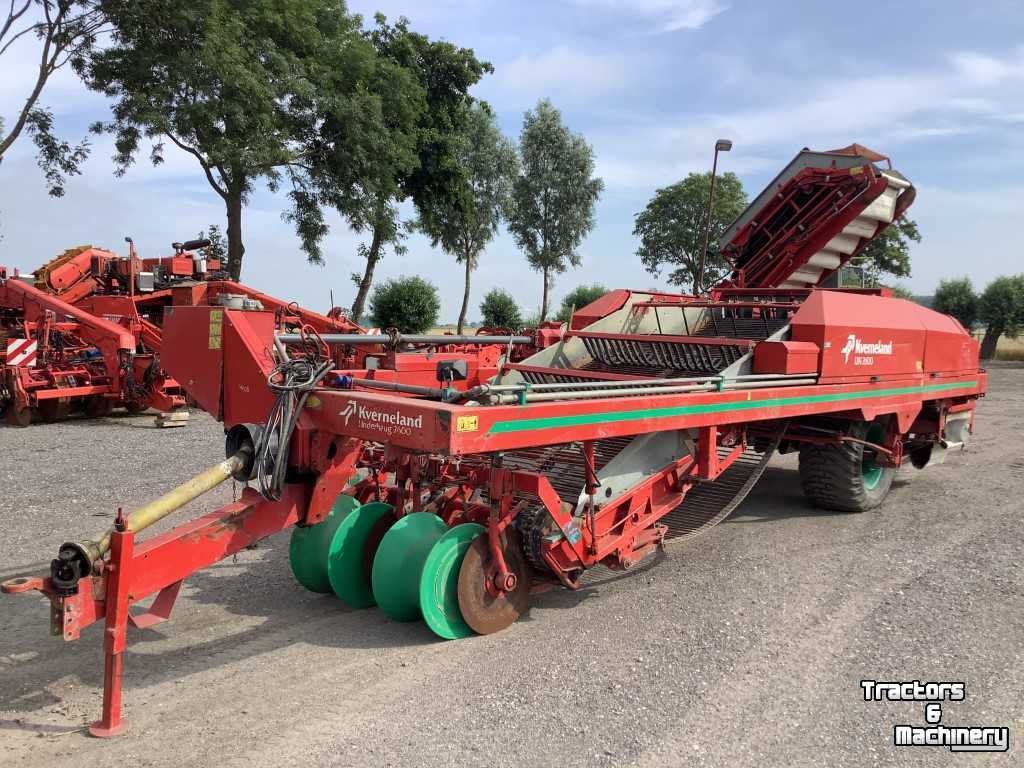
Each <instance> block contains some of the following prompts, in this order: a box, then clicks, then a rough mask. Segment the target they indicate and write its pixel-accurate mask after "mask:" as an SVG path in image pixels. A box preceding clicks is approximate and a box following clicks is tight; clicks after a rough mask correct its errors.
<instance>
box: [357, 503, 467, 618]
mask: <svg viewBox="0 0 1024 768" xmlns="http://www.w3.org/2000/svg"><path fill="white" fill-rule="evenodd" d="M447 530H448V527H447V526H446V525H445V524H444V522H443V521H442V520H441V518H439V517H438V516H437V515H435V514H433V513H431V512H413V513H412V514H411V515H406V516H405V517H403V518H401V519H400V520H399V521H398V522H397V523H395V524H394V525H393V526H391V530H389V531H388V532H387V533H385V534H384V538H383V539H381V542H380V547H379V548H378V549H377V556H376V557H374V558H373V573H372V577H371V583H372V585H373V596H374V597H375V598H376V599H377V605H378V606H380V609H381V611H383V613H384V615H386V616H387V617H388V618H391V619H394V620H395V621H415V620H416V619H418V618H420V616H421V615H422V613H421V611H420V577H421V575H422V574H423V566H424V564H425V563H426V560H427V556H428V555H429V554H430V550H431V549H432V548H433V546H434V544H436V543H437V540H438V539H440V538H441V536H443V535H444V533H445V531H447Z"/></svg>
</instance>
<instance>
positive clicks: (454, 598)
mask: <svg viewBox="0 0 1024 768" xmlns="http://www.w3.org/2000/svg"><path fill="white" fill-rule="evenodd" d="M883 163H885V164H886V165H887V161H886V160H885V158H883V157H882V156H880V155H877V154H875V153H873V152H871V151H870V150H865V149H863V148H861V147H857V145H852V146H851V147H849V148H846V149H844V150H839V151H836V152H827V153H815V152H809V151H804V152H801V153H800V154H799V155H798V156H797V158H795V159H794V161H793V162H792V163H790V165H789V166H787V168H786V169H785V170H784V171H783V173H782V174H780V176H779V177H777V178H776V179H775V180H774V181H773V182H772V184H771V185H769V188H768V189H767V190H766V191H765V193H763V194H762V195H761V196H760V197H758V198H757V199H756V200H755V201H754V203H752V205H751V208H750V209H749V210H748V211H747V212H746V213H744V215H743V216H741V217H740V219H739V220H738V221H737V222H736V223H735V224H734V225H733V226H732V227H730V229H729V230H728V231H727V232H726V234H725V236H724V237H723V240H722V243H721V245H722V249H723V253H725V254H726V255H727V258H728V259H729V260H730V263H731V264H732V265H733V267H734V271H733V274H732V275H731V276H730V277H729V278H728V279H727V280H726V281H724V282H723V283H722V284H721V285H720V286H718V287H717V288H716V289H714V290H712V291H711V292H710V294H709V295H708V296H688V295H677V294H663V293H651V292H637V291H629V290H618V291H612V292H610V293H609V294H607V295H605V296H604V297H602V298H601V299H599V300H598V301H596V302H594V303H593V304H591V305H589V306H587V307H584V308H583V309H581V310H580V311H578V312H577V313H576V314H575V315H574V316H573V318H572V319H571V320H570V322H569V323H567V324H566V325H565V326H563V327H560V328H546V329H540V330H538V331H537V332H536V333H534V334H532V335H529V336H525V335H524V336H516V335H512V334H507V335H503V336H477V337H437V338H434V337H402V336H400V335H399V334H388V335H370V334H358V333H356V334H352V333H344V332H343V333H331V332H327V331H325V332H320V331H319V330H314V329H311V328H307V327H305V326H303V327H300V328H299V329H298V331H295V330H289V329H287V328H283V327H282V325H281V323H280V322H279V318H278V314H277V313H276V312H275V311H274V310H272V309H268V308H263V309H258V308H255V307H252V306H250V307H246V306H244V305H243V306H241V307H231V306H227V307H225V306H216V305H211V303H209V302H207V303H199V302H191V303H182V304H174V305H172V306H170V307H169V308H168V309H167V310H166V312H165V321H164V325H163V329H162V333H163V337H162V338H163V364H164V366H165V367H166V368H167V370H168V371H169V372H170V373H171V374H172V375H173V376H174V377H175V378H176V379H177V380H178V381H180V382H182V383H183V384H184V386H185V387H186V389H187V390H188V391H189V392H190V394H191V395H192V396H193V397H195V399H196V400H197V402H199V404H200V405H201V406H202V407H204V408H205V409H206V410H208V411H210V412H211V413H212V414H214V415H215V416H216V417H217V418H218V419H220V420H222V421H223V422H224V426H225V430H226V433H227V434H226V454H227V457H228V458H227V459H226V460H225V461H224V462H222V463H221V464H219V465H217V466H215V467H212V468H210V469H209V470H207V471H206V472H204V473H202V474H201V475H199V476H197V477H195V478H193V479H191V480H190V481H188V482H187V483H185V484H184V485H182V486H179V487H178V488H176V489H174V490H172V491H170V492H169V493H168V494H166V495H165V496H163V497H161V498H160V499H157V500H156V501H154V502H151V503H150V504H148V505H146V506H144V507H142V508H140V509H138V510H136V511H135V512H133V513H131V514H130V515H127V516H121V515H118V518H117V520H116V521H115V524H114V527H113V528H112V529H110V530H109V531H106V532H104V533H102V534H101V535H99V536H97V537H95V538H93V539H88V540H82V541H69V542H68V543H66V544H64V545H63V546H62V547H61V548H60V551H59V552H58V555H57V557H56V559H55V560H54V561H53V563H52V565H51V569H50V573H49V574H48V575H46V576H40V577H22V578H19V579H12V580H9V581H7V582H5V583H4V584H3V585H2V588H3V590H4V591H6V592H10V593H18V592H28V591H33V590H37V591H40V592H42V593H43V594H45V595H47V597H48V598H49V599H50V603H51V606H52V611H51V616H52V620H53V630H54V632H55V633H57V634H61V635H62V636H63V637H64V638H65V639H68V640H72V639H75V638H77V637H78V636H79V634H80V633H81V631H82V630H83V629H85V628H86V627H88V626H89V625H91V624H94V623H98V622H100V621H102V622H104V624H105V626H106V630H107V631H106V633H105V635H104V638H105V684H104V706H103V714H102V717H101V719H100V720H99V721H97V722H96V723H95V724H94V725H93V726H92V729H91V731H92V732H93V733H94V734H95V735H100V736H107V735H112V734H114V733H117V732H119V731H120V730H122V729H123V727H124V722H123V720H122V719H121V698H120V697H121V675H122V669H123V663H124V651H125V648H126V630H127V626H128V624H129V623H131V624H133V625H135V626H139V627H148V626H151V625H153V624H154V623H157V622H159V621H163V620H164V619H166V618H168V616H169V615H170V611H171V608H172V606H173V604H174V601H175V599H176V597H177V594H178V591H179V589H180V586H181V583H182V581H183V580H184V579H185V578H187V577H188V576H189V575H190V574H192V573H194V572H195V571H197V570H199V569H201V568H203V567H206V566H208V565H210V564H212V563H215V562H217V561H219V560H222V559H223V558H225V557H228V556H229V555H231V554H232V553H234V552H237V551H239V550H240V549H242V548H243V547H246V546H248V545H249V544H251V543H252V542H254V541H256V540H259V539H261V538H263V537H265V536H268V535H271V534H273V533H275V532H278V531H281V530H284V529H286V528H293V531H292V537H291V541H290V548H289V554H290V562H291V566H292V571H293V574H294V576H295V578H296V580H297V581H298V582H299V583H300V584H301V585H302V586H304V587H306V588H307V589H311V590H314V591H320V592H333V593H334V594H336V595H337V596H338V597H339V598H340V599H342V600H344V601H345V602H347V603H348V604H349V605H351V606H352V607H359V608H361V607H369V606H372V605H374V604H376V605H377V606H378V607H379V608H380V610H381V611H382V612H383V613H385V614H386V615H387V616H389V617H390V618H393V619H395V620H400V621H408V620H415V619H420V618H422V619H423V620H425V621H426V623H427V625H428V626H429V627H430V628H431V629H432V630H433V631H434V632H435V633H436V634H437V635H438V636H440V637H443V638H457V637H464V636H466V635H468V634H471V633H473V632H478V633H489V632H494V631H498V630H500V629H502V628H505V627H507V626H509V625H510V624H511V623H512V622H514V621H515V620H516V619H517V618H518V617H519V616H520V615H521V614H522V612H523V611H525V610H526V609H527V607H528V605H529V602H530V596H531V593H532V592H533V591H535V590H537V589H541V588H547V587H548V586H549V585H551V584H556V585H557V584H561V585H563V586H565V587H567V588H570V589H578V588H580V587H581V586H582V585H584V584H585V583H586V578H587V574H588V572H589V571H591V570H592V569H594V568H598V567H605V568H611V569H629V568H631V567H633V566H635V565H636V564H637V563H638V562H639V561H640V560H642V559H643V558H644V557H646V556H648V555H649V554H651V553H652V552H654V551H655V550H657V549H658V548H660V547H662V546H663V545H664V544H665V543H666V541H668V540H670V539H677V540H678V539H685V538H692V537H694V536H698V535H701V534H703V533H705V532H706V531H707V530H709V529H710V528H711V527H712V526H714V525H715V524H716V523H718V522H720V521H721V520H723V519H724V518H725V517H727V516H728V515H729V514H730V513H731V512H732V511H733V510H734V509H735V508H736V506H737V505H738V504H739V503H740V502H741V501H742V500H743V498H744V497H745V496H746V494H747V493H748V492H749V491H750V489H751V488H752V487H753V485H754V484H755V483H756V482H757V480H758V478H759V477H760V475H761V473H762V472H763V471H764V468H765V466H766V465H767V462H768V460H769V459H770V457H771V456H772V455H773V454H774V453H775V452H776V451H783V452H785V451H799V454H800V480H801V483H802V485H803V489H804V492H805V494H806V496H807V497H808V498H809V500H810V501H811V502H812V503H814V504H816V505H818V506H822V507H827V508H830V509H835V510H840V511H846V512H860V511H864V510H867V509H871V508H873V507H875V506H877V505H879V504H881V503H882V501H883V500H884V498H885V496H886V493H887V492H888V489H889V486H890V484H891V483H892V479H893V476H894V474H895V472H896V470H897V468H899V467H900V466H902V465H904V464H912V465H914V466H915V467H918V468H923V467H926V466H928V465H929V464H932V463H935V462H938V461H941V460H943V459H944V458H945V456H946V455H947V453H948V452H949V451H950V450H953V449H959V448H962V447H963V446H964V445H965V444H966V442H967V441H968V439H969V436H970V433H971V430H972V420H973V412H974V407H975V404H976V402H977V399H978V398H979V397H981V396H982V395H983V394H984V392H985V387H986V375H985V373H984V371H983V370H981V369H979V367H978V345H977V342H975V341H974V340H973V339H972V338H971V336H970V335H969V334H968V333H967V332H966V331H965V330H964V329H963V328H962V327H960V325H959V324H958V323H957V322H956V321H955V320H953V319H952V318H949V317H946V316H944V315H940V314H938V313H935V312H932V311H931V310H928V309H925V308H924V307H920V306H918V305H916V304H913V303H911V302H907V301H903V300H899V299H894V298H892V297H891V295H889V293H888V291H885V290H884V289H883V290H868V291H842V290H825V289H821V288H819V287H818V285H819V284H820V282H821V281H822V280H824V279H825V278H826V277H827V276H828V275H829V274H831V273H832V272H834V271H835V270H836V269H838V268H839V267H840V266H841V265H842V264H843V263H844V262H845V261H846V260H848V259H849V258H850V257H851V256H853V255H855V254H856V253H859V252H860V251H861V250H862V249H863V247H864V245H865V244H866V243H867V242H869V241H870V240H871V238H873V237H875V236H876V235H877V234H878V233H879V232H881V231H882V230H883V229H884V228H885V227H886V226H888V225H889V224H891V223H892V221H893V220H894V219H895V218H896V217H897V216H898V215H899V214H900V213H902V211H903V210H905V209H906V206H907V205H909V202H910V200H912V197H913V187H912V186H911V185H910V183H909V182H908V181H907V180H906V179H905V178H903V177H902V176H900V175H899V174H898V173H896V172H895V171H892V170H891V168H888V167H882V164H883ZM410 345H411V346H412V348H413V349H412V351H409V349H408V347H409V346H410ZM441 345H449V346H445V347H442V346H441ZM441 349H444V350H445V351H439V350H441ZM515 349H518V350H519V354H512V351H513V350H515ZM527 351H530V352H531V354H525V353H526V352H527ZM229 477H234V478H236V479H239V480H243V481H246V482H247V483H248V484H249V487H247V488H246V489H245V490H244V491H243V492H242V494H241V496H240V498H239V499H238V500H237V501H235V502H232V503H231V504H228V505H226V506H224V507H221V508H219V509H217V510H214V511H212V512H210V513H208V514H205V515H203V516H201V517H198V518H195V519H193V520H190V521H188V522H185V523H183V524H182V525H180V526H178V527H177V528H174V529H172V530H170V531H167V532H165V533H162V534H160V535H157V536H154V537H152V538H149V539H147V540H145V541H143V542H141V543H140V542H137V541H136V535H137V534H138V533H139V532H141V531H142V530H144V529H145V528H146V527H148V526H149V525H151V524H152V523H153V522H155V521H156V520H159V519H162V518H163V517H165V516H166V515H168V514H170V513H172V512H174V511H175V510H177V509H179V508H180V507H181V506H182V505H183V504H185V503H187V502H188V501H189V500H191V499H194V498H196V497H197V496H199V495H200V494H202V493H204V492H205V491H207V490H209V489H210V488H212V487H214V486H215V485H217V484H218V483H220V482H223V481H224V480H226V479H227V478H229ZM150 598H152V602H150V603H149V604H148V608H146V609H145V610H143V611H142V612H132V611H131V610H130V608H131V607H132V606H133V605H135V604H138V603H141V602H143V601H147V600H148V599H150Z"/></svg>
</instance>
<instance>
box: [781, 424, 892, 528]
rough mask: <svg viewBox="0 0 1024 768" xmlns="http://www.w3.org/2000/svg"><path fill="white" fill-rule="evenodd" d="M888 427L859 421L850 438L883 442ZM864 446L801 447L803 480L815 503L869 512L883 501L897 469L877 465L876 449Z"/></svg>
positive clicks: (853, 444) (846, 510)
mask: <svg viewBox="0 0 1024 768" xmlns="http://www.w3.org/2000/svg"><path fill="white" fill-rule="evenodd" d="M884 426H885V425H884V424H882V423H880V422H877V421H876V422H872V423H870V424H868V423H867V422H858V423H856V424H854V425H853V427H852V428H851V429H850V437H855V438H857V439H859V440H868V441H872V442H874V441H880V440H881V439H882V436H884V434H885V432H884ZM879 433H881V434H879ZM869 434H870V435H871V436H870V437H869V436H868V435H869ZM864 448H865V447H864V445H863V444H862V443H852V442H844V443H839V444H838V445H814V444H812V443H804V444H803V445H801V446H800V483H801V485H802V486H803V490H804V495H805V496H806V497H807V498H808V499H809V500H810V501H811V503H813V504H814V505H815V506H817V507H822V508H823V509H831V510H835V511H838V512H865V511H867V510H869V509H874V508H875V507H877V506H878V505H879V504H881V503H882V501H883V500H884V499H885V497H886V496H887V495H888V493H889V488H890V487H891V486H892V481H893V478H894V477H895V476H896V468H895V467H880V466H877V465H876V464H874V462H873V461H872V451H871V450H870V449H869V450H867V451H866V452H865V449H864Z"/></svg>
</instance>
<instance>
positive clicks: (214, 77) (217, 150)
mask: <svg viewBox="0 0 1024 768" xmlns="http://www.w3.org/2000/svg"><path fill="white" fill-rule="evenodd" d="M103 9H104V11H105V13H106V14H107V17H108V19H109V21H110V23H111V24H112V26H113V33H112V39H111V43H110V45H109V46H107V47H105V48H103V49H102V50H100V51H98V52H97V53H95V54H94V55H93V56H92V57H91V59H90V61H89V65H88V67H86V69H85V71H84V78H85V81H86V83H87V84H88V85H89V87H91V88H93V89H95V90H98V91H101V92H102V93H104V94H105V95H106V96H108V97H109V98H111V99H112V100H113V102H114V103H113V106H112V109H113V117H112V119H111V120H110V121H109V122H107V123H97V124H96V125H95V126H94V130H95V131H97V132H102V131H109V132H111V133H113V134H115V137H116V144H115V146H116V149H117V152H116V155H115V157H114V159H115V162H116V164H117V167H118V172H119V173H124V172H125V170H126V169H127V168H128V166H130V165H131V164H132V162H134V159H135V156H136V154H137V153H138V151H139V149H140V145H141V143H142V140H143V138H149V139H151V140H152V141H153V144H152V150H151V152H150V160H151V161H152V162H153V163H154V164H155V165H159V164H160V163H161V162H163V157H164V143H165V141H169V142H171V143H172V144H173V145H175V146H176V147H178V148H179V149H180V150H181V151H183V152H185V153H187V154H189V155H192V156H193V157H194V158H195V159H196V161H197V162H198V163H199V165H200V166H201V168H202V169H203V173H204V174H205V176H206V180H207V181H208V182H209V184H210V186H211V187H212V188H213V190H214V191H215V192H216V193H217V195H219V196H220V197H221V199H222V200H223V201H224V205H225V209H226V214H227V239H228V269H229V272H230V274H231V277H232V278H233V279H236V280H237V279H239V277H240V274H241V268H242V257H243V254H244V252H245V248H244V245H243V240H242V209H243V205H244V203H245V201H246V199H247V197H248V195H249V194H250V193H251V192H252V190H253V185H254V184H255V182H256V181H257V180H259V179H261V178H263V179H266V180H267V182H268V183H269V184H270V185H271V188H276V185H277V184H278V183H279V181H280V180H281V173H282V169H284V168H286V167H288V166H292V165H294V164H296V163H299V162H301V160H302V158H303V154H304V152H305V148H304V147H302V146H299V145H297V143H296V142H295V141H294V137H295V135H296V131H297V128H296V126H298V125H302V124H307V125H308V123H309V122H310V121H312V120H314V119H315V114H316V110H315V109H314V106H315V105H316V97H317V95H318V94H319V93H320V92H319V91H318V90H317V89H316V87H315V85H316V83H317V82H318V80H322V72H323V69H324V68H325V67H337V66H342V64H341V63H340V62H339V57H340V56H344V58H345V61H346V64H347V62H349V61H354V62H356V65H353V67H352V69H353V70H355V71H357V72H358V71H360V70H359V67H358V66H357V64H358V62H360V61H364V60H366V59H368V58H372V56H373V50H372V46H371V45H370V44H369V43H368V42H367V41H365V40H364V38H363V37H362V34H361V32H360V29H359V23H360V20H359V18H358V17H354V16H350V15H349V14H348V13H347V12H346V9H345V4H344V2H343V0H194V1H193V2H188V3H182V2H179V1H178V0H104V2H103ZM359 85H360V84H359V83H354V84H353V85H352V89H356V88H358V87H359Z"/></svg>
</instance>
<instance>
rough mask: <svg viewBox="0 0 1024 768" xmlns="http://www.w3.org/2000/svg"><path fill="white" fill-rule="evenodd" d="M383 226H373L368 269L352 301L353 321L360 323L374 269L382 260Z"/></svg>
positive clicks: (367, 263) (367, 257) (367, 254)
mask: <svg viewBox="0 0 1024 768" xmlns="http://www.w3.org/2000/svg"><path fill="white" fill-rule="evenodd" d="M381 239H382V237H381V226H380V225H379V224H378V225H375V226H374V228H373V240H371V241H370V250H369V251H367V252H366V269H365V270H363V279H362V280H360V281H359V291H358V292H357V293H356V300H355V301H354V302H352V322H354V323H358V322H359V318H361V317H362V316H363V310H364V309H366V297H367V295H368V294H369V293H370V286H371V285H372V284H373V270H374V269H376V267H377V262H378V261H380V246H381Z"/></svg>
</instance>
